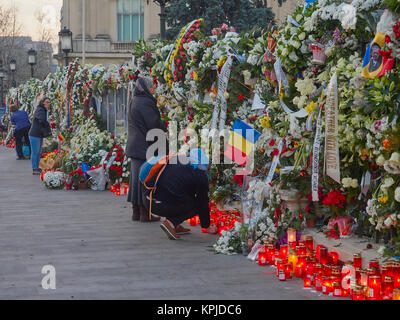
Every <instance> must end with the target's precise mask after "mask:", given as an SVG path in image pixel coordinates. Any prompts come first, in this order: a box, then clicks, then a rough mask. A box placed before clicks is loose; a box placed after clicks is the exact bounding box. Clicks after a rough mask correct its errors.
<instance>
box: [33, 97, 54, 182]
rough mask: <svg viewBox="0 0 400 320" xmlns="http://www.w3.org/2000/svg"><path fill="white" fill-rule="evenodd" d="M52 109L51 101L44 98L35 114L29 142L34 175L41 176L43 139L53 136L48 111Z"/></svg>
mask: <svg viewBox="0 0 400 320" xmlns="http://www.w3.org/2000/svg"><path fill="white" fill-rule="evenodd" d="M49 109H50V99H49V98H48V97H44V98H42V99H41V100H40V102H39V105H38V106H37V107H36V110H35V113H34V114H33V121H32V126H31V129H30V130H29V140H30V142H31V163H32V169H33V174H34V175H39V174H40V173H41V171H42V170H41V169H39V163H40V154H41V153H42V144H43V138H47V137H49V136H51V128H50V124H49V121H48V120H47V116H48V110H49Z"/></svg>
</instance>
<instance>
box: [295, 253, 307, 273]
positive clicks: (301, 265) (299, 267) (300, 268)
mask: <svg viewBox="0 0 400 320" xmlns="http://www.w3.org/2000/svg"><path fill="white" fill-rule="evenodd" d="M305 266H306V256H304V255H300V256H299V257H298V260H297V263H296V267H295V269H294V273H295V275H296V277H297V278H303V276H305V272H304V271H305Z"/></svg>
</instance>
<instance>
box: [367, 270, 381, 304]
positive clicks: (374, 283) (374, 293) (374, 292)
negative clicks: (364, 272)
mask: <svg viewBox="0 0 400 320" xmlns="http://www.w3.org/2000/svg"><path fill="white" fill-rule="evenodd" d="M380 296H381V277H379V276H370V277H369V279H368V298H369V299H370V300H379V299H380Z"/></svg>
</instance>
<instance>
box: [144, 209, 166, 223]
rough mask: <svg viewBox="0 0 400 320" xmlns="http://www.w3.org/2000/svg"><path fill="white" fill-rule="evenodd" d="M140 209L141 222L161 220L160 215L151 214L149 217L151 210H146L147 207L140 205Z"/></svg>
mask: <svg viewBox="0 0 400 320" xmlns="http://www.w3.org/2000/svg"><path fill="white" fill-rule="evenodd" d="M139 210H140V222H156V221H160V219H161V218H160V217H158V216H154V215H151V218H150V217H149V211H148V210H146V208H145V207H143V206H140V207H139Z"/></svg>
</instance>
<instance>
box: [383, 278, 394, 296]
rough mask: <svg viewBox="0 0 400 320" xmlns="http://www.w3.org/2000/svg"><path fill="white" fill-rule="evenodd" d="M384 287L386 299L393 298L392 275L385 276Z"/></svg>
mask: <svg viewBox="0 0 400 320" xmlns="http://www.w3.org/2000/svg"><path fill="white" fill-rule="evenodd" d="M383 287H384V291H383V292H384V299H385V300H392V298H393V289H394V284H393V278H392V277H385V282H384V283H383Z"/></svg>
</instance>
